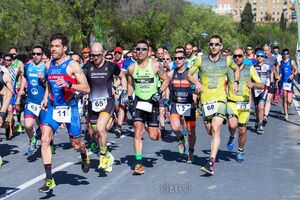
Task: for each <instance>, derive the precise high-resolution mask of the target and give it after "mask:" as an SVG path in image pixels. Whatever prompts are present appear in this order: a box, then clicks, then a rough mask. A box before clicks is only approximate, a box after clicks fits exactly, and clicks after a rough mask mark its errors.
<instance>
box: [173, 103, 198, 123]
mask: <svg viewBox="0 0 300 200" xmlns="http://www.w3.org/2000/svg"><path fill="white" fill-rule="evenodd" d="M191 104H192V108H191V109H190V113H187V114H189V115H180V114H179V113H178V112H177V109H176V104H175V103H174V102H173V103H172V104H171V111H170V119H181V117H182V116H183V117H184V120H185V121H186V123H187V124H190V126H194V127H195V126H196V108H195V106H194V103H191ZM188 112H189V111H188ZM184 114H185V113H184Z"/></svg>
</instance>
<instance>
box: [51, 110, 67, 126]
mask: <svg viewBox="0 0 300 200" xmlns="http://www.w3.org/2000/svg"><path fill="white" fill-rule="evenodd" d="M52 117H53V119H54V120H55V121H57V122H59V123H71V107H70V106H56V107H55V108H54V109H53V116H52Z"/></svg>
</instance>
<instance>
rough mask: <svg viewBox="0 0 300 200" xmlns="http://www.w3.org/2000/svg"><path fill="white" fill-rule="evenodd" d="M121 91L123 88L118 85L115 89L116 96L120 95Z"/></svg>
mask: <svg viewBox="0 0 300 200" xmlns="http://www.w3.org/2000/svg"><path fill="white" fill-rule="evenodd" d="M122 91H123V87H122V85H119V86H118V87H117V91H116V95H121V93H122Z"/></svg>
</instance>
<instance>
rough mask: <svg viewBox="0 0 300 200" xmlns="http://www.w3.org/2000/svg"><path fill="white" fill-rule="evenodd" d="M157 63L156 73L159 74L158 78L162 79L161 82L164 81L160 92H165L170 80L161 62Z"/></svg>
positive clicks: (155, 66)
mask: <svg viewBox="0 0 300 200" xmlns="http://www.w3.org/2000/svg"><path fill="white" fill-rule="evenodd" d="M155 63H156V64H155V65H154V71H155V72H156V73H158V76H159V77H160V78H161V80H163V82H162V84H161V86H160V88H159V90H161V91H165V90H166V89H167V87H168V86H169V84H170V79H169V77H168V75H167V73H166V72H165V70H164V69H163V67H162V66H161V64H160V63H159V62H155Z"/></svg>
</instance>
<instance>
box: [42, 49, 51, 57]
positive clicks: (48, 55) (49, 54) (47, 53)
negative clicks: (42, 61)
mask: <svg viewBox="0 0 300 200" xmlns="http://www.w3.org/2000/svg"><path fill="white" fill-rule="evenodd" d="M43 53H44V54H45V55H46V56H47V58H49V59H50V58H51V52H50V51H49V49H45V50H44V51H43Z"/></svg>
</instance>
